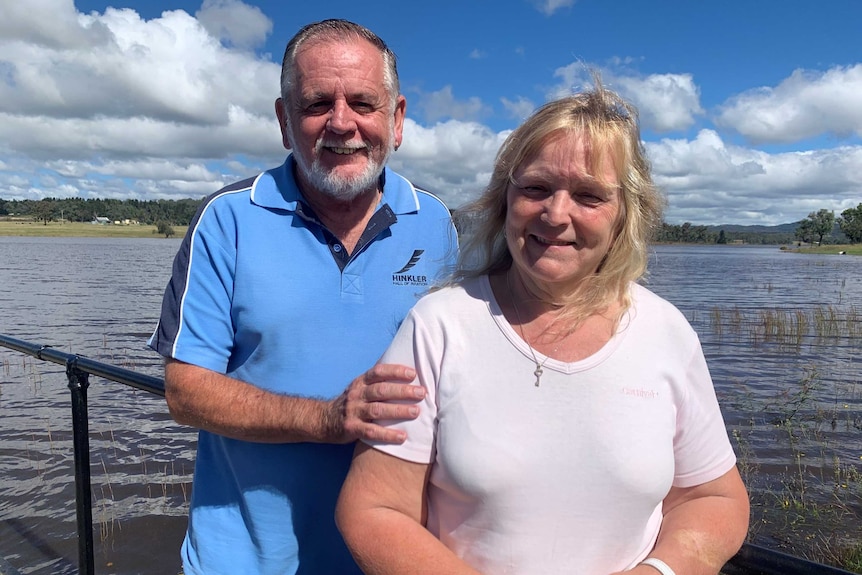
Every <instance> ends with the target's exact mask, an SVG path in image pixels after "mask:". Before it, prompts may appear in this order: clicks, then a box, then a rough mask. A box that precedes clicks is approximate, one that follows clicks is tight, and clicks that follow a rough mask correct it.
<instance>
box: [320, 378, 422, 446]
mask: <svg viewBox="0 0 862 575" xmlns="http://www.w3.org/2000/svg"><path fill="white" fill-rule="evenodd" d="M415 378H416V371H415V370H414V369H413V368H410V367H407V366H403V365H393V364H377V365H375V366H374V367H372V368H371V369H369V370H368V371H366V372H365V373H363V374H362V375H360V376H359V377H357V378H356V379H354V380H353V381H352V382H351V383H350V385H349V386H348V387H347V389H345V390H344V392H343V393H342V394H341V395H340V396H338V397H337V398H335V399H333V400H332V401H330V402H329V405H328V409H327V411H326V423H325V425H326V428H327V431H326V435H327V436H329V437H331V438H332V442H333V443H348V442H351V441H355V440H357V439H371V440H374V441H382V442H384V443H404V440H405V439H407V434H406V433H405V432H403V431H400V430H395V429H387V428H385V427H382V426H380V425H377V424H376V423H374V422H375V421H379V420H386V419H415V418H416V417H418V416H419V406H418V405H417V403H418V402H420V401H422V400H423V399H424V398H425V388H423V387H421V386H418V385H409V384H410V382H412V381H413V380H414V379H415Z"/></svg>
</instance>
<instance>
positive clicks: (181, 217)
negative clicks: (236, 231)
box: [0, 198, 203, 226]
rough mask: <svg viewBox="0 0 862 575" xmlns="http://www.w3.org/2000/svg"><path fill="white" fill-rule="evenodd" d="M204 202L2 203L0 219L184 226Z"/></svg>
mask: <svg viewBox="0 0 862 575" xmlns="http://www.w3.org/2000/svg"><path fill="white" fill-rule="evenodd" d="M202 201H203V198H201V199H199V200H194V199H181V200H112V199H83V198H62V199H58V198H45V199H42V200H4V199H2V198H0V216H15V217H24V218H32V219H33V220H36V221H40V222H44V223H46V224H47V223H48V222H51V221H60V220H63V221H68V222H92V221H94V220H95V219H96V218H97V217H100V218H107V219H108V220H110V221H112V222H114V221H125V220H130V221H136V222H138V223H141V224H145V225H157V224H158V223H160V222H161V223H169V224H172V225H175V226H187V225H189V223H190V222H191V221H192V218H193V217H194V215H195V212H196V211H197V209H198V206H200V204H201V202H202Z"/></svg>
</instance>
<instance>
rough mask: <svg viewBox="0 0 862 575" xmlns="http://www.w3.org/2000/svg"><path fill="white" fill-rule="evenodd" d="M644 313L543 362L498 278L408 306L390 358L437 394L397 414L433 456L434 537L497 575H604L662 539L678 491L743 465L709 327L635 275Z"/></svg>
mask: <svg viewBox="0 0 862 575" xmlns="http://www.w3.org/2000/svg"><path fill="white" fill-rule="evenodd" d="M631 293H632V300H633V304H632V308H631V309H630V310H629V311H628V312H627V313H626V314H625V316H624V317H623V319H622V321H621V322H620V327H619V329H618V331H617V333H616V335H614V337H613V338H611V340H610V341H609V342H608V343H607V344H606V345H605V346H604V347H603V348H602V349H601V350H599V351H598V352H597V353H596V354H594V355H593V356H591V357H589V358H587V359H584V360H582V361H577V362H573V363H565V362H560V361H556V360H554V359H550V358H546V357H545V356H544V355H541V354H539V353H538V352H536V355H537V358H538V360H539V362H543V361H544V362H545V363H544V366H543V371H544V373H543V375H542V378H541V385H540V386H539V387H536V386H535V379H536V378H535V376H534V375H533V371H534V370H535V367H536V365H535V361H534V360H533V356H532V355H531V353H530V349H529V348H528V347H527V344H526V343H525V342H524V341H523V339H521V337H519V335H518V334H517V333H516V332H515V330H514V329H513V328H512V327H511V326H510V325H509V323H508V322H507V321H506V319H505V317H504V316H503V314H502V312H501V311H500V307H499V305H498V304H497V301H496V300H495V299H494V295H493V292H492V290H491V286H490V283H489V282H488V278H487V277H481V278H478V279H475V280H470V281H467V282H465V283H464V285H463V286H459V287H453V288H446V289H443V290H441V291H437V292H434V293H432V294H430V295H428V296H426V297H424V298H423V299H422V300H421V301H419V302H418V303H417V305H416V306H415V307H414V309H413V310H412V311H411V312H410V313H409V314H408V316H407V318H406V319H405V321H404V323H403V324H402V326H401V328H400V330H399V332H398V334H397V335H396V337H395V339H394V341H393V343H392V345H391V346H390V348H389V350H388V351H387V352H386V354H385V355H384V356H383V358H382V359H381V361H382V362H384V363H401V364H406V365H412V366H414V367H415V368H416V370H417V374H418V375H417V380H418V381H417V382H416V383H417V384H419V385H423V386H425V387H426V388H427V390H428V393H427V396H426V400H425V402H424V404H423V405H422V406H421V407H422V410H421V415H420V417H419V418H418V419H416V420H413V421H408V422H392V423H390V424H391V425H392V426H393V427H399V428H402V429H404V430H406V431H407V435H408V439H407V441H406V442H405V443H404V444H403V445H379V444H373V445H374V447H375V448H376V449H379V450H381V451H384V452H386V453H389V454H392V455H394V456H396V457H399V458H401V459H405V460H409V461H413V462H419V463H430V465H431V474H430V477H429V482H428V521H427V528H428V529H429V531H431V532H432V533H434V534H435V535H436V536H437V537H439V538H440V539H441V540H442V541H443V543H444V544H446V546H448V547H449V548H451V549H452V550H453V551H454V552H455V553H456V554H457V555H458V556H459V557H461V558H463V559H464V560H465V561H466V562H467V563H469V564H470V565H472V566H473V567H475V568H476V569H478V570H479V571H482V572H484V573H487V574H493V575H498V574H503V573H512V574H533V573H535V574H552V573H565V574H571V573H579V574H584V575H591V574H592V575H606V574H607V573H611V572H613V571H617V570H622V569H627V568H631V567H632V566H634V565H635V564H637V562H638V561H640V560H641V559H643V558H644V557H645V556H646V555H647V554H648V553H649V551H650V550H651V549H652V547H653V545H654V543H655V540H656V537H657V536H658V531H659V527H660V525H661V502H662V500H663V499H664V497H665V496H666V495H667V492H668V490H669V489H670V487H671V485H675V486H680V487H689V486H693V485H698V484H701V483H704V482H707V481H710V480H712V479H716V478H718V477H720V476H721V475H723V474H724V473H726V472H727V471H728V470H730V469H731V468H732V467H733V465H734V464H735V462H736V458H735V456H734V453H733V449H732V447H731V445H730V442H729V440H728V437H727V432H726V430H725V427H724V421H723V419H722V416H721V413H720V411H719V407H718V403H717V401H716V398H715V392H714V390H713V386H712V380H711V378H710V375H709V371H708V370H707V366H706V361H705V359H704V357H703V352H702V350H701V347H700V342H699V341H698V338H697V335H696V334H695V332H694V330H693V329H692V328H691V326H690V325H689V324H688V322H687V321H686V320H685V318H684V317H683V315H682V314H681V313H680V312H679V311H678V310H677V309H676V308H675V307H674V306H673V305H671V304H670V303H668V302H667V301H665V300H663V299H661V298H659V297H658V296H656V295H655V294H653V293H652V292H650V291H648V290H647V289H645V288H644V287H642V286H639V285H636V284H632V286H631Z"/></svg>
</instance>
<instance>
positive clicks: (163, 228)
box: [156, 220, 175, 238]
mask: <svg viewBox="0 0 862 575" xmlns="http://www.w3.org/2000/svg"><path fill="white" fill-rule="evenodd" d="M156 233H157V234H165V237H166V238H169V237H171V236H172V235H174V233H175V232H174V228H173V227H171V224H169V223H168V222H166V221H164V220H161V221H158V222H156Z"/></svg>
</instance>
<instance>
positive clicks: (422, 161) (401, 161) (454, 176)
mask: <svg viewBox="0 0 862 575" xmlns="http://www.w3.org/2000/svg"><path fill="white" fill-rule="evenodd" d="M508 135H509V131H503V132H499V133H496V132H494V131H492V130H490V129H489V128H487V127H486V126H483V125H481V124H478V123H475V122H461V121H458V120H449V121H447V122H444V123H439V124H436V125H434V126H430V127H424V126H421V125H419V124H417V123H416V122H414V121H412V120H410V119H408V120H407V121H406V122H405V125H404V145H403V146H402V147H401V148H399V150H398V152H396V153H395V154H393V155H392V159H391V160H390V165H391V166H392V167H393V168H394V169H395V170H397V171H399V172H401V173H403V174H404V175H405V176H406V177H408V178H410V179H411V181H413V182H415V183H416V185H418V186H423V187H425V188H426V189H428V190H429V191H432V192H434V193H435V194H437V195H438V196H439V197H440V198H441V199H442V200H443V201H445V202H446V203H447V204H448V205H449V206H450V207H452V208H455V207H459V206H461V205H463V204H464V203H466V202H467V201H469V200H472V199H474V198H475V197H476V196H477V195H478V194H479V193H480V192H481V191H482V189H483V188H484V187H485V185H486V184H487V183H488V178H489V177H490V175H491V168H492V167H493V165H494V156H495V155H496V154H497V150H498V149H499V148H500V145H501V144H502V143H503V140H505V139H506V136H508Z"/></svg>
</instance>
